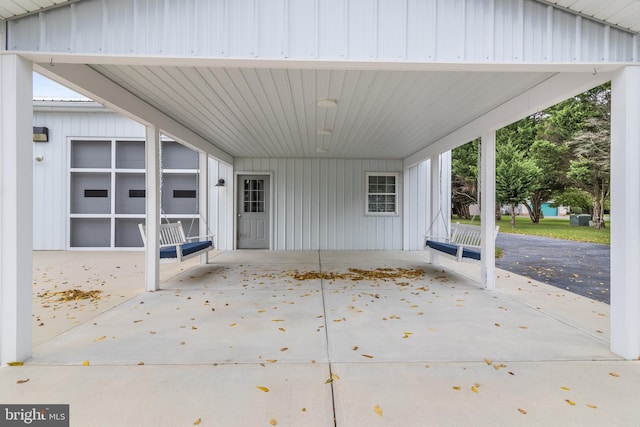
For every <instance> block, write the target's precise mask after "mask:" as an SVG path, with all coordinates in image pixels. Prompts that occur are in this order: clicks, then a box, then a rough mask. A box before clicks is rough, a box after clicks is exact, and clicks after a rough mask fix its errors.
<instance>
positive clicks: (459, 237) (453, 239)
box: [424, 168, 500, 262]
mask: <svg viewBox="0 0 640 427" xmlns="http://www.w3.org/2000/svg"><path fill="white" fill-rule="evenodd" d="M440 182H442V168H440ZM440 200H442V188H440ZM438 217H440V218H441V219H442V223H443V225H444V230H445V232H446V235H445V236H434V235H432V234H431V229H432V228H433V226H434V224H435V223H436V221H437V220H438ZM474 219H475V216H474ZM472 222H473V219H472ZM499 229H500V227H498V226H496V229H495V233H494V235H493V238H494V239H495V238H496V237H497V236H498V230H499ZM424 242H425V243H424V249H425V250H428V251H429V252H431V253H433V254H434V255H442V256H444V257H445V258H450V259H453V260H454V261H456V262H477V261H480V259H481V251H480V246H481V243H482V230H481V228H480V227H479V226H477V225H471V224H460V223H459V222H456V223H455V224H451V230H448V229H447V221H446V220H445V218H444V214H443V213H442V208H440V210H439V211H438V213H437V214H436V216H435V218H434V219H433V221H431V224H430V225H429V228H428V230H427V232H426V233H425V236H424Z"/></svg>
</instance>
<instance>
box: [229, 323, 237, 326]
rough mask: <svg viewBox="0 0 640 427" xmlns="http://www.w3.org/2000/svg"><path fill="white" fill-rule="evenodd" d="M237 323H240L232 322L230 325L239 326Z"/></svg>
mask: <svg viewBox="0 0 640 427" xmlns="http://www.w3.org/2000/svg"><path fill="white" fill-rule="evenodd" d="M237 325H238V324H237V323H232V324H230V325H229V326H237Z"/></svg>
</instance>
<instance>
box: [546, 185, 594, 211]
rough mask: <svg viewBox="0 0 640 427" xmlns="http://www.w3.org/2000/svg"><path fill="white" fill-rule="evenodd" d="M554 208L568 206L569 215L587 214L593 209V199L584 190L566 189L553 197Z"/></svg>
mask: <svg viewBox="0 0 640 427" xmlns="http://www.w3.org/2000/svg"><path fill="white" fill-rule="evenodd" d="M553 205H554V206H570V207H571V213H574V214H581V213H589V212H591V209H592V208H593V197H592V196H591V195H590V194H589V193H587V192H586V191H584V190H580V189H578V188H573V187H571V188H567V189H565V190H563V191H561V192H558V193H556V194H555V195H554V204H553Z"/></svg>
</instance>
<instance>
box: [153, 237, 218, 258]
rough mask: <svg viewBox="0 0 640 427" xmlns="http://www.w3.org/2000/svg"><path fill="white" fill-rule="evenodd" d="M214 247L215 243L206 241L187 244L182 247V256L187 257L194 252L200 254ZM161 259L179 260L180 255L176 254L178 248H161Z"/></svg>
mask: <svg viewBox="0 0 640 427" xmlns="http://www.w3.org/2000/svg"><path fill="white" fill-rule="evenodd" d="M212 246H213V242H212V241H211V240H206V241H204V242H191V243H185V244H184V245H182V256H183V257H185V256H187V255H190V254H192V253H194V252H199V251H201V250H203V249H207V248H209V247H212ZM160 258H178V255H177V254H176V247H175V246H167V247H166V248H161V249H160Z"/></svg>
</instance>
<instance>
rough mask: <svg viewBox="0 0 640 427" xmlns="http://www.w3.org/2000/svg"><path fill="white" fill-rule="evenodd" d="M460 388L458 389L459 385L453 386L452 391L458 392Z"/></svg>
mask: <svg viewBox="0 0 640 427" xmlns="http://www.w3.org/2000/svg"><path fill="white" fill-rule="evenodd" d="M460 388H461V387H460V386H459V385H454V386H453V389H454V390H460Z"/></svg>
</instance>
